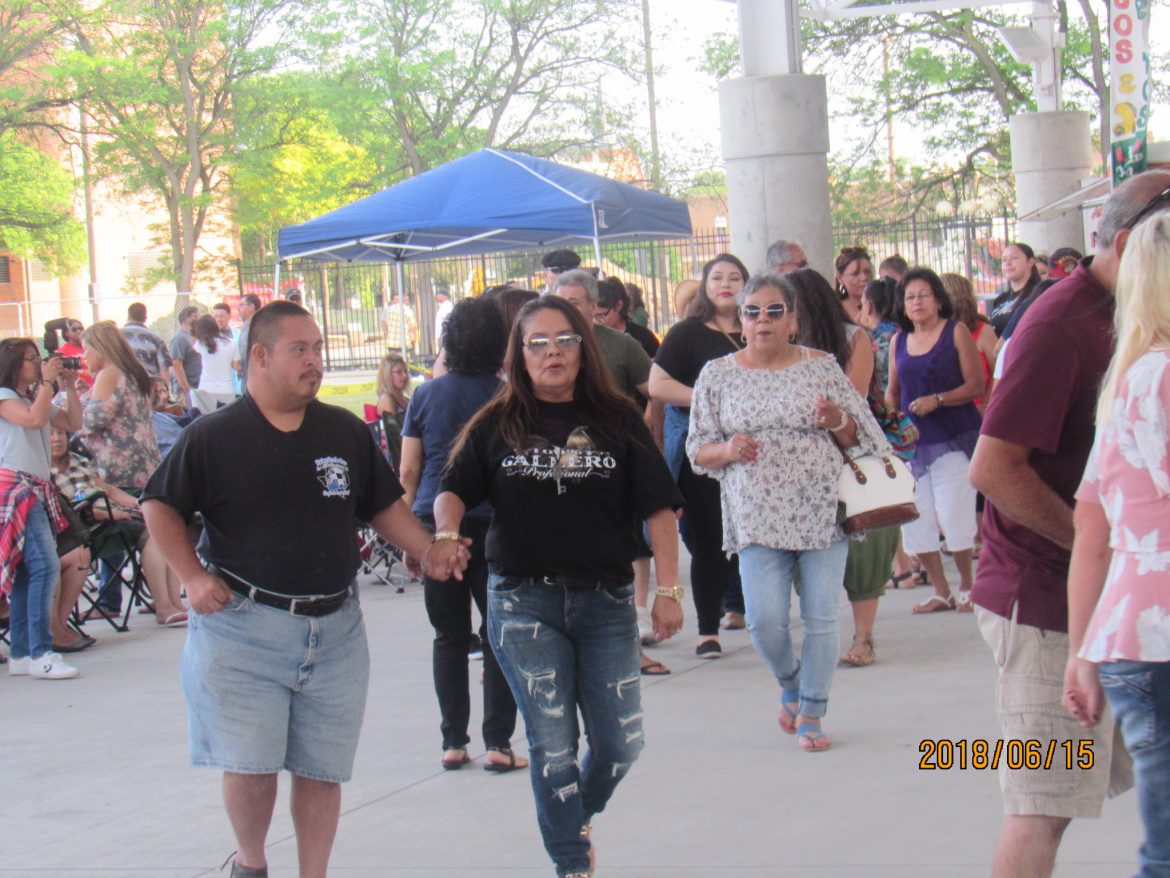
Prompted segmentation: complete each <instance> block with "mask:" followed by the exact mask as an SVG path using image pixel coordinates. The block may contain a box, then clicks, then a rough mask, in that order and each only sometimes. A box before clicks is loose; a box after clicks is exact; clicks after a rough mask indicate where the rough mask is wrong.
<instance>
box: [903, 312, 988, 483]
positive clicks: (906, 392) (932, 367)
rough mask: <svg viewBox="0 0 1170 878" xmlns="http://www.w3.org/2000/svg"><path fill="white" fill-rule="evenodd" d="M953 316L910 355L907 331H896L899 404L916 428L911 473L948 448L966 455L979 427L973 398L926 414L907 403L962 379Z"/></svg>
mask: <svg viewBox="0 0 1170 878" xmlns="http://www.w3.org/2000/svg"><path fill="white" fill-rule="evenodd" d="M956 325H957V322H956V321H955V320H948V321H947V322H946V325H945V326H944V327H943V330H942V332H940V333H939V336H938V341H936V342H935V343H934V347H932V348H931V349H930V350H929V351H927V352H926V353H925V354H921V355H917V356H916V355H914V354H912V353H910V351H908V350H907V349H906V336H907V333H905V332H899V333H898V336H897V342H896V348H895V350H894V365H895V366H897V368H898V386H899V388H900V390H901V392H902V398H901V408H902V410H903V411H905V412H906V413H907V414H909V415H910V419H911V420H912V421H913V422H914V426H916V427H917V428H918V433H919V438H918V446H917V448H918V454H917V455H916V456H915V457H914V459H913V460H911V461H910V469H911V471H912V472H913V473H914V475H915V477H921V476H922V475H924V474H925V473H926V470H927V469H929V468H930V465H931V464H932V463H934V462H935V461H936V460H938V459H939V458H940V457H942V456H943V455H944V454H949V453H950V452H952V451H961V452H963V454H965V455H967V457H968V458H970V457H971V455H972V454H973V453H974V452H975V443H976V442H977V441H978V440H979V427H980V425H981V424H982V422H983V419H982V417H980V415H979V410H978V409H977V408H975V404H974V403H973V402H968V403H964V404H963V405H954V406H951V405H949V406H944V407H943V408H940V409H938V410H937V411H933V412H931V413H930V414H929V415H915V414H912V413H911V412H910V403H911V402H913V401H914V400H916V399H918V397H920V396H934V395H935V394H936V393H946V392H947V391H948V390H954V389H955V388H956V387H959V386H960V385H961V384H962V383H963V370H962V367H961V366H960V365H959V352H958V350H956V348H955V326H956Z"/></svg>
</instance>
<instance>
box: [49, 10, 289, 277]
mask: <svg viewBox="0 0 1170 878" xmlns="http://www.w3.org/2000/svg"><path fill="white" fill-rule="evenodd" d="M292 3H293V0H216V2H211V3H207V2H203V0H149V2H148V0H106V2H105V3H103V4H101V5H100V6H98V7H95V11H94V14H93V16H94V21H93V23H90V24H85V25H83V26H79V27H77V28H76V30H75V33H74V37H75V39H76V41H77V49H76V50H75V51H72V52H69V53H65V54H64V55H63V57H62V62H61V65H60V66H61V69H62V71H63V72H64V73H66V74H67V75H68V76H69V77H70V78H71V79H72V80H73V81H74V82H76V83H77V84H78V87H79V88H80V89H81V90H82V91H83V92H84V93H85V95H86V100H85V102H84V108H85V110H86V112H87V113H88V115H89V117H90V118H91V119H92V123H93V129H94V133H95V134H96V135H97V136H96V137H95V138H94V141H93V142H94V144H95V149H94V156H93V157H94V165H95V169H96V170H97V172H98V173H100V174H103V175H104V176H106V177H107V178H109V179H110V180H111V182H112V183H114V184H115V185H117V186H119V187H120V188H121V189H123V190H124V191H126V192H128V193H149V194H151V195H153V196H155V197H156V198H158V199H159V200H160V201H161V202H162V204H163V206H164V207H165V209H166V215H167V218H168V223H167V227H166V229H165V234H164V236H163V240H164V241H165V242H166V244H167V245H169V249H170V252H171V257H172V265H171V271H170V275H171V276H172V277H173V278H174V279H175V282H176V286H177V287H178V289H180V290H183V289H190V287H191V280H192V275H193V274H194V271H195V264H196V255H197V249H198V245H199V239H200V237H201V235H202V234H203V231H204V227H205V224H206V222H207V220H208V214H209V211H211V209H212V207H213V206H214V205H215V204H216V203H217V202H218V201H219V199H220V198H221V197H222V194H223V193H222V188H223V187H222V183H223V179H224V170H225V164H226V162H227V160H228V157H229V155H230V153H231V151H232V149H233V146H234V143H233V138H232V128H231V124H230V122H231V114H232V111H233V106H234V105H233V93H234V92H235V90H236V89H237V88H239V87H240V86H241V84H242V83H244V82H246V81H247V80H248V79H249V78H250V77H252V76H255V75H257V74H260V73H263V72H265V71H266V70H268V69H269V68H271V67H272V65H273V64H274V63H275V61H276V60H277V57H278V49H279V41H280V38H281V35H282V34H283V32H284V29H285V28H286V27H288V26H289V18H288V13H289V9H290V7H291V5H292Z"/></svg>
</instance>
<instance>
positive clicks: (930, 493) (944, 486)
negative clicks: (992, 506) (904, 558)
mask: <svg viewBox="0 0 1170 878" xmlns="http://www.w3.org/2000/svg"><path fill="white" fill-rule="evenodd" d="M970 468H971V461H970V459H969V458H968V457H967V455H965V454H963V452H961V451H952V452H950V453H948V454H944V455H943V456H942V457H940V458H939V459H938V460H936V461H935V462H934V463H932V464H931V465H930V466H929V467H927V470H926V474H925V475H924V476H922V478H920V479H919V480H918V481H917V482H916V483H915V485H914V502H915V503H916V504H917V505H918V519H917V520H916V521H912V522H910V523H909V524H904V525H902V546H903V548H904V549H905V550H906V552H907V554H910V555H917V554H918V553H919V552H937V551H938V534H939V531H942V532H943V533H944V534H945V535H946V542H947V548H948V549H950V550H951V551H952V552H961V551H963V550H964V549H973V548H975V530H976V520H975V488H974V487H973V486H972V485H971V482H970V480H969V479H968V478H967V471H968V470H969V469H970Z"/></svg>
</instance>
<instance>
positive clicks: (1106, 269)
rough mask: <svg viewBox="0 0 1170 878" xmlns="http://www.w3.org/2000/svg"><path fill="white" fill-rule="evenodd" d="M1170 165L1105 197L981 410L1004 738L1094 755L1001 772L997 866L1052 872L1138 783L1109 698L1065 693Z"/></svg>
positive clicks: (1009, 871)
mask: <svg viewBox="0 0 1170 878" xmlns="http://www.w3.org/2000/svg"><path fill="white" fill-rule="evenodd" d="M1168 193H1170V173H1167V172H1165V171H1149V172H1147V173H1145V174H1141V175H1139V176H1137V177H1133V178H1131V179H1130V180H1127V181H1126V182H1125V183H1123V184H1121V185H1120V186H1118V187H1117V188H1116V189H1115V190H1114V191H1113V194H1112V195H1110V196H1109V200H1108V201H1106V202H1105V205H1104V208H1103V210H1102V214H1101V222H1100V226H1099V230H1098V233H1097V246H1096V250H1095V252H1094V255H1093V256H1091V257H1090V258H1088V259H1085V260H1082V261H1081V263H1080V264H1079V265H1078V266H1077V267H1076V268H1075V269H1074V270H1073V272H1072V274H1071V275H1069V276H1068V277H1067V278H1065V279H1064V280H1062V281H1060V282H1059V283H1057V284H1056V285H1055V286H1054V287H1052V288H1051V289H1049V290H1048V291H1047V292H1045V293H1044V295H1042V296H1041V297H1040V298H1039V299H1038V300H1037V301H1036V303H1035V304H1034V305H1033V306H1032V307H1031V308H1029V309H1028V311H1027V313H1026V314H1025V315H1024V316H1023V318H1022V319H1021V320H1020V323H1019V326H1018V327H1017V328H1016V330H1015V333H1014V334H1013V335H1012V339H1011V347H1010V350H1009V351H1008V352H1007V356H1006V362H1005V368H1004V371H1003V377H1002V378H1001V379H1000V380H999V381H997V382H996V384H995V392H994V393H993V394H992V395H991V402H990V403H989V405H988V407H987V411H986V413H985V414H984V417H983V427H982V430H981V431H980V437H979V444H978V445H977V446H976V448H975V454H974V456H973V457H972V459H971V470H970V479H971V483H972V484H973V485H974V486H975V487H976V488H978V489H979V490H980V491H982V492H983V494H984V496H985V497H986V498H987V508H986V510H985V511H984V517H983V551H982V553H981V555H980V557H979V570H978V572H977V573H976V577H975V587H974V588H973V589H972V590H971V598H972V600H973V601H974V602H975V605H976V611H977V613H978V619H979V628H980V631H981V633H982V634H983V637H984V639H985V640H986V641H987V644H988V646H989V647H990V648H991V652H992V655H993V657H994V658H995V662H996V665H997V667H998V670H999V681H998V685H997V687H996V712H997V714H998V717H999V722H1000V731H1001V734H1002V737H1003V738H1007V739H1012V738H1019V739H1021V740H1028V739H1031V738H1039V737H1043V738H1044V739H1045V740H1058V739H1063V738H1070V739H1076V740H1079V741H1089V742H1090V746H1091V749H1092V751H1093V755H1094V760H1095V763H1094V767H1093V768H1091V769H1081V770H1078V773H1077V780H1076V783H1075V784H1070V783H1068V781H1067V780H1063V779H1061V776H1060V775H1061V773H1060V772H1057V771H1029V770H1026V769H1025V770H1018V771H1014V770H1007V771H1003V772H1001V774H1000V789H1001V793H1002V795H1003V803H1004V820H1003V824H1002V827H1001V830H1000V835H999V842H998V844H997V846H996V852H995V864H994V866H993V868H992V875H993V876H994V878H1016V876H1020V878H1022V876H1049V875H1051V874H1052V870H1053V868H1054V864H1055V861H1056V852H1057V848H1058V846H1059V844H1060V839H1061V837H1062V836H1063V834H1064V831H1065V830H1066V829H1067V828H1068V825H1069V823H1070V822H1071V819H1072V818H1073V817H1096V816H1098V815H1099V814H1100V811H1101V806H1102V803H1103V801H1104V799H1105V797H1106V795H1116V794H1117V793H1119V792H1122V791H1124V790H1125V789H1128V787H1129V786H1132V784H1133V776H1132V772H1131V771H1130V770H1129V769H1130V759H1129V756H1128V754H1127V753H1126V751H1125V748H1124V747H1123V746H1121V745H1120V744H1119V743H1115V735H1114V728H1113V720H1112V716H1111V715H1110V714H1108V712H1106V713H1105V714H1104V715H1103V716H1102V717H1101V719H1100V721H1099V722H1098V723H1097V724H1096V725H1094V726H1093V727H1092V728H1089V729H1085V728H1082V727H1081V725H1080V724H1079V723H1078V722H1077V721H1076V720H1075V719H1074V718H1073V717H1072V716H1071V715H1069V714H1067V713H1066V712H1065V711H1064V709H1063V705H1062V704H1061V698H1062V692H1063V690H1064V688H1065V675H1066V671H1065V663H1066V661H1067V662H1068V666H1069V668H1070V672H1072V671H1077V672H1078V673H1079V671H1080V668H1079V666H1078V662H1080V660H1079V659H1077V658H1076V655H1077V652H1078V651H1079V649H1080V646H1081V644H1079V643H1073V642H1071V641H1070V639H1069V636H1068V597H1067V583H1068V575H1069V564H1070V560H1071V558H1070V550H1071V548H1072V542H1073V534H1074V528H1073V502H1074V493H1075V492H1076V490H1077V487H1078V486H1079V485H1080V481H1081V477H1082V475H1083V474H1084V471H1085V464H1086V462H1087V460H1088V456H1089V450H1090V448H1092V445H1093V437H1094V415H1095V413H1096V407H1097V393H1098V390H1099V389H1100V386H1101V379H1102V377H1103V375H1104V374H1105V370H1106V368H1107V367H1108V365H1109V360H1110V358H1111V357H1112V353H1113V308H1114V302H1113V292H1114V288H1115V286H1116V284H1117V269H1118V264H1119V263H1120V261H1121V254H1122V252H1123V251H1124V250H1125V244H1126V241H1127V240H1128V238H1129V234H1130V231H1131V230H1132V229H1133V227H1134V226H1135V225H1137V223H1139V222H1140V221H1142V220H1143V219H1144V218H1145V217H1147V216H1149V215H1150V214H1152V213H1155V212H1157V211H1160V210H1165V209H1167V208H1170V196H1168Z"/></svg>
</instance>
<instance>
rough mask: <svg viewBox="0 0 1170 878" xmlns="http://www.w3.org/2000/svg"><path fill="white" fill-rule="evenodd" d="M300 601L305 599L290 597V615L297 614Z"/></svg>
mask: <svg viewBox="0 0 1170 878" xmlns="http://www.w3.org/2000/svg"><path fill="white" fill-rule="evenodd" d="M299 603H303V601H301V600H299V599H298V598H289V600H288V613H289V615H290V616H295V615H296V614H297V604H299Z"/></svg>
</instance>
